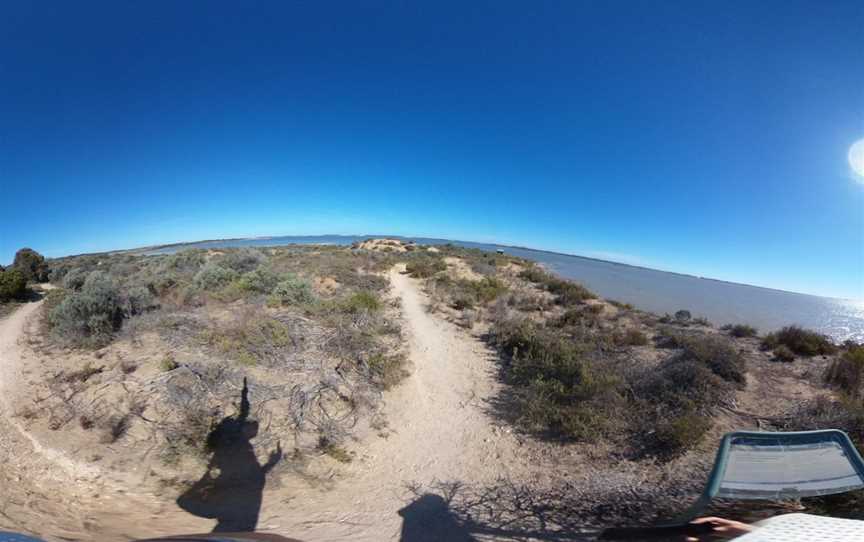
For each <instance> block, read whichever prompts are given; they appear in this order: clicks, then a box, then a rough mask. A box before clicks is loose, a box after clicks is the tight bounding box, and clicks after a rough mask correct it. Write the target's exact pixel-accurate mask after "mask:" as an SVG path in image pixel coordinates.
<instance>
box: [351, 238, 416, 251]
mask: <svg viewBox="0 0 864 542" xmlns="http://www.w3.org/2000/svg"><path fill="white" fill-rule="evenodd" d="M357 247H358V248H361V249H363V250H372V251H375V252H394V253H398V252H409V251H411V250H414V249H415V247H416V245H415V244H414V243H409V242H406V241H400V240H399V239H367V240H365V241H362V242H361V243H359V244H358V245H357Z"/></svg>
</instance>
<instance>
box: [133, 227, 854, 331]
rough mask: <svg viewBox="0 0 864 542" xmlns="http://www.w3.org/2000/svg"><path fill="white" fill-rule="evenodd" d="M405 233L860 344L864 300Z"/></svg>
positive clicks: (677, 304) (248, 242)
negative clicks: (735, 282) (800, 327)
mask: <svg viewBox="0 0 864 542" xmlns="http://www.w3.org/2000/svg"><path fill="white" fill-rule="evenodd" d="M373 237H385V236H341V235H319V236H287V237H267V238H255V239H229V240H219V241H204V242H200V243H189V244H185V245H175V246H170V247H163V248H159V249H156V250H153V251H150V252H149V253H150V254H165V253H171V252H176V251H178V250H183V249H186V248H221V247H244V246H279V245H289V244H335V245H350V244H351V243H353V242H355V241H362V240H364V239H369V238H373ZM390 237H393V236H390ZM396 238H398V237H396ZM411 239H412V240H414V241H416V242H417V243H420V244H443V243H453V244H454V245H459V246H463V247H469V248H481V249H484V250H492V251H494V250H497V249H502V250H504V251H505V252H506V253H508V254H513V255H514V256H521V257H523V258H528V259H530V260H534V261H536V262H539V263H541V264H543V265H545V266H546V267H547V268H548V269H550V270H551V271H554V272H555V273H557V274H559V275H560V276H562V277H566V278H570V279H574V280H577V281H579V282H581V283H583V284H584V285H585V286H587V287H588V288H590V289H591V290H593V291H594V292H597V293H598V294H599V295H601V296H602V297H605V298H607V299H615V300H618V301H622V302H624V303H630V304H632V305H633V306H635V307H637V308H639V309H643V310H646V311H650V312H655V313H659V314H663V313H674V312H675V311H677V310H679V309H687V310H689V311H690V312H691V313H692V314H693V315H694V316H704V317H705V318H708V320H710V321H711V322H713V323H715V324H717V325H722V324H738V323H746V324H750V325H752V326H754V327H756V328H758V329H759V330H760V331H773V330H775V329H778V328H780V327H782V326H785V325H790V324H797V325H801V326H804V327H807V328H811V329H815V330H818V331H821V332H822V333H825V334H827V335H830V336H831V337H833V338H834V339H836V340H839V341H843V340H846V339H853V340H856V341H859V342H864V301H852V300H843V299H830V298H825V297H817V296H812V295H805V294H796V293H792V292H784V291H780V290H771V289H768V288H759V287H756V286H748V285H746V284H734V283H730V282H722V281H717V280H711V279H704V278H699V277H693V276H689V275H680V274H677V273H668V272H665V271H657V270H654V269H646V268H642V267H633V266H629V265H624V264H617V263H612V262H605V261H601V260H595V259H591V258H583V257H580V256H570V255H566V254H558V253H553V252H544V251H539V250H530V249H525V248H516V247H505V246H499V245H488V244H482V243H471V242H463V241H449V240H446V239H428V238H417V237H414V238H411Z"/></svg>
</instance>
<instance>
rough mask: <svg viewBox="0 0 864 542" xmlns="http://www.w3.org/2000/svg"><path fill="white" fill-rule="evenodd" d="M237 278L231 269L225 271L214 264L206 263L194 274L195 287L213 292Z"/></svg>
mask: <svg viewBox="0 0 864 542" xmlns="http://www.w3.org/2000/svg"><path fill="white" fill-rule="evenodd" d="M236 278H237V272H236V271H234V270H233V269H225V268H224V267H222V266H220V265H217V264H215V263H207V264H206V265H204V267H202V268H201V270H200V271H198V273H196V274H195V279H194V280H195V285H196V286H197V287H198V288H201V289H202V290H206V291H214V290H218V289H219V288H222V287H223V286H225V285H227V284H228V283H229V282H231V281H233V280H234V279H236Z"/></svg>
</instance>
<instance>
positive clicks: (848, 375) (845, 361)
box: [825, 346, 864, 399]
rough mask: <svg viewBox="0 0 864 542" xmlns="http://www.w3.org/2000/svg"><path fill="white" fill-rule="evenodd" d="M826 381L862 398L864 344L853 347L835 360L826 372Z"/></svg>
mask: <svg viewBox="0 0 864 542" xmlns="http://www.w3.org/2000/svg"><path fill="white" fill-rule="evenodd" d="M825 381H826V382H827V383H828V384H830V385H832V386H834V387H836V388H838V389H840V390H842V391H843V392H844V393H845V394H846V395H848V396H849V397H852V398H854V399H858V398H860V397H861V395H862V386H864V346H858V347H855V348H851V349H849V350H847V351H846V352H843V355H842V356H840V357H839V358H838V359H836V360H834V362H833V363H831V365H830V366H829V367H828V369H827V370H826V372H825Z"/></svg>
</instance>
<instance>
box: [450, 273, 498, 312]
mask: <svg viewBox="0 0 864 542" xmlns="http://www.w3.org/2000/svg"><path fill="white" fill-rule="evenodd" d="M455 287H456V290H457V291H458V292H459V294H458V295H460V296H461V297H465V298H470V299H472V300H473V301H474V302H476V303H489V302H491V301H494V300H495V299H497V298H498V297H499V296H501V295H502V294H504V293H506V292H507V285H505V284H504V283H503V282H501V281H500V280H498V279H496V278H494V277H483V278H482V279H481V280H466V279H462V280H458V281H456V283H455ZM472 306H473V303H472Z"/></svg>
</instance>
